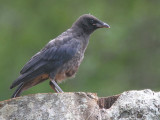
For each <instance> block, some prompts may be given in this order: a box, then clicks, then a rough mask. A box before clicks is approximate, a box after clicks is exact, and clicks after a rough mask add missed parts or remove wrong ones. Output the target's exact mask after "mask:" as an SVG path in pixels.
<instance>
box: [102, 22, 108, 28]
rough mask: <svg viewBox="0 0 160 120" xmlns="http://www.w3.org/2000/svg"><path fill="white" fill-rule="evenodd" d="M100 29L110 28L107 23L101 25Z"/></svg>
mask: <svg viewBox="0 0 160 120" xmlns="http://www.w3.org/2000/svg"><path fill="white" fill-rule="evenodd" d="M102 28H110V26H109V25H108V24H107V23H103V24H102Z"/></svg>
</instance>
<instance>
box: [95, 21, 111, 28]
mask: <svg viewBox="0 0 160 120" xmlns="http://www.w3.org/2000/svg"><path fill="white" fill-rule="evenodd" d="M96 26H97V27H98V28H110V26H109V25H108V24H107V23H104V22H100V23H96Z"/></svg>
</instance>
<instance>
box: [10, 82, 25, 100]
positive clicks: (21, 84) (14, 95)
mask: <svg viewBox="0 0 160 120" xmlns="http://www.w3.org/2000/svg"><path fill="white" fill-rule="evenodd" d="M23 85H24V83H20V84H19V86H18V88H17V89H16V91H15V92H14V93H13V95H12V97H11V98H15V97H19V96H20V94H21V92H22V90H23V89H22V88H23Z"/></svg>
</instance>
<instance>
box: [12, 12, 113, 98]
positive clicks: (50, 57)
mask: <svg viewBox="0 0 160 120" xmlns="http://www.w3.org/2000/svg"><path fill="white" fill-rule="evenodd" d="M109 27H110V26H109V25H108V24H106V23H104V22H102V21H100V20H99V19H97V18H96V17H94V16H92V15H89V14H84V15H82V16H80V17H79V18H78V19H77V20H76V22H75V23H73V25H72V26H71V28H70V29H68V30H66V31H65V32H63V33H62V34H61V35H59V36H58V37H56V38H55V39H53V40H51V41H50V42H49V43H48V44H47V45H46V46H45V47H44V48H43V49H42V50H41V51H40V52H38V53H37V54H35V55H34V56H33V57H32V58H31V59H30V60H29V61H28V62H27V63H26V65H25V66H24V67H23V68H22V70H21V71H20V76H19V77H18V78H17V79H16V80H15V81H14V82H13V83H12V85H11V86H10V89H12V88H14V87H16V86H18V87H17V89H16V91H15V92H14V94H13V95H12V98H14V97H17V96H20V94H21V92H22V91H24V90H27V89H28V88H30V87H32V86H35V85H37V84H39V83H41V82H43V81H45V80H47V79H50V86H51V88H52V89H54V90H55V92H63V91H62V89H61V88H60V87H59V86H58V85H57V83H60V82H61V81H63V80H65V79H66V78H69V77H73V76H74V75H75V73H76V72H77V70H78V67H79V65H80V63H81V62H82V60H83V57H84V52H85V50H86V48H87V45H88V42H89V37H90V35H91V33H92V32H93V31H94V30H96V29H98V28H109Z"/></svg>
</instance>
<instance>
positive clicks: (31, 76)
mask: <svg viewBox="0 0 160 120" xmlns="http://www.w3.org/2000/svg"><path fill="white" fill-rule="evenodd" d="M43 73H44V72H43V71H41V70H36V71H31V72H28V73H24V74H21V75H20V76H19V77H18V78H17V79H16V80H15V81H14V82H13V83H12V85H11V86H10V89H12V88H14V87H16V86H17V85H19V84H21V83H26V82H28V81H30V80H32V79H34V78H35V77H37V76H39V75H40V74H43Z"/></svg>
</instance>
